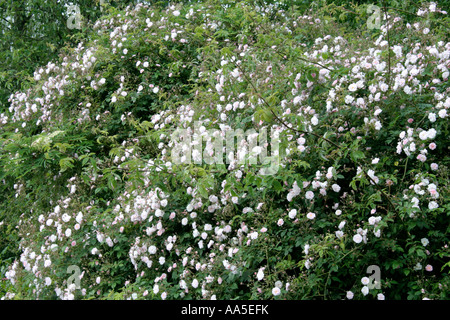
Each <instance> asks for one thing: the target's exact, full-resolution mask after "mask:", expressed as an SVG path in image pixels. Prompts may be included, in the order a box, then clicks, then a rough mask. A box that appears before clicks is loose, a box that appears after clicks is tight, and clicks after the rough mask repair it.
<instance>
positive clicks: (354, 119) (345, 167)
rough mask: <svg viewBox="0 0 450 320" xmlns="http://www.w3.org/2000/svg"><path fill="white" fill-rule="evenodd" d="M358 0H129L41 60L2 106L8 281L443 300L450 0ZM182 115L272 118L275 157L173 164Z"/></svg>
mask: <svg viewBox="0 0 450 320" xmlns="http://www.w3.org/2000/svg"><path fill="white" fill-rule="evenodd" d="M355 8H356V9H355V10H357V12H356V11H355V13H358V14H359V15H360V18H358V19H355V20H353V21H352V22H351V23H350V24H348V23H346V22H341V21H339V17H338V16H337V15H336V14H335V13H336V12H335V10H338V9H336V7H335V6H332V5H326V4H325V3H324V4H323V5H322V6H320V7H316V8H315V10H310V11H308V12H306V13H300V11H296V10H295V7H288V8H286V7H283V5H279V6H278V5H277V4H270V5H264V6H262V5H258V4H255V3H253V2H252V1H241V2H237V3H235V2H234V1H221V2H217V1H211V2H203V3H195V4H190V5H183V6H182V5H181V4H179V5H176V6H171V7H168V8H166V9H161V8H159V9H158V8H156V7H149V6H146V5H137V6H135V7H128V8H126V9H125V10H124V11H115V10H112V11H110V12H109V15H108V16H104V17H102V19H100V20H98V21H97V23H96V24H95V25H94V27H93V32H92V33H91V34H90V35H89V38H90V40H89V42H87V43H80V44H79V45H78V46H77V47H76V48H72V49H70V48H67V49H66V50H64V51H62V52H61V57H60V59H59V60H58V61H55V62H52V63H49V64H48V65H46V66H43V67H42V68H39V69H37V70H36V72H35V73H34V81H35V84H34V86H32V87H31V88H30V89H29V90H27V91H26V92H22V93H17V94H14V95H12V96H11V98H10V108H9V110H7V111H6V112H5V113H2V114H1V115H0V124H1V125H0V132H1V139H0V146H1V153H0V162H1V166H0V179H2V180H1V181H2V184H1V185H0V188H1V196H0V197H1V201H2V202H1V206H0V219H1V221H2V222H1V226H0V232H1V234H2V241H3V243H4V250H3V253H2V257H3V259H4V262H3V265H2V268H3V269H4V270H3V272H4V273H5V276H6V278H7V279H8V281H3V284H2V285H3V289H2V290H3V295H4V297H3V298H6V299H23V298H31V299H56V298H61V299H89V298H95V299H181V298H183V299H214V298H216V299H236V298H237V299H270V298H276V299H347V298H348V299H351V298H353V299H366V298H378V299H383V298H386V299H424V298H427V299H447V298H448V293H447V292H448V286H449V275H448V272H449V263H448V258H449V255H450V254H449V248H448V244H449V235H448V228H449V223H448V221H449V219H448V217H449V209H450V205H449V203H448V201H446V199H447V198H448V185H447V182H448V175H449V172H448V159H449V158H448V154H447V153H448V134H449V128H448V122H447V117H448V114H447V109H448V108H449V107H450V97H449V94H448V82H447V81H448V77H449V71H448V68H449V63H450V42H448V35H447V30H448V27H447V26H448V19H447V18H446V16H447V14H446V12H445V11H442V10H441V9H440V6H439V5H437V6H436V4H434V3H429V4H426V5H425V6H424V7H422V8H421V9H420V11H418V12H416V13H415V14H414V15H412V14H408V13H404V14H403V13H402V12H400V11H396V10H394V9H389V10H388V15H387V16H385V19H383V21H382V24H381V27H380V29H373V30H369V29H367V26H366V25H365V23H364V21H365V20H364V19H367V18H368V15H367V11H366V9H367V6H366V5H361V6H355ZM195 126H200V129H199V130H198V131H195V129H196V128H195ZM177 129H186V130H188V131H189V132H192V134H193V137H196V136H197V135H203V136H204V139H205V141H206V140H207V133H208V130H216V132H217V135H216V136H215V138H216V139H218V137H219V136H222V137H225V136H226V133H227V132H228V131H230V130H238V129H242V130H243V131H246V130H251V129H253V130H255V131H256V132H264V131H267V132H273V133H274V135H273V136H271V139H270V141H269V142H270V144H271V147H270V150H269V151H270V152H271V155H272V156H273V158H272V160H274V159H276V158H277V157H278V158H279V166H278V167H277V168H276V170H275V172H274V174H266V175H263V174H261V171H260V169H261V168H262V167H264V166H266V165H265V164H260V163H258V164H252V163H245V164H240V163H239V162H238V161H231V163H228V162H226V161H223V162H224V163H225V164H219V163H212V164H208V163H206V162H205V161H203V162H202V163H200V164H197V163H191V164H186V163H179V162H177V161H175V159H174V157H175V153H173V152H172V151H173V150H178V149H179V148H183V146H185V145H186V141H180V140H179V139H175V138H174V135H173V133H174V132H176V130H177ZM254 137H255V136H254V135H253V136H251V137H247V140H246V141H243V142H242V141H241V143H240V144H238V146H237V150H235V151H236V152H235V153H234V154H233V156H234V158H235V157H237V155H238V154H245V153H246V152H245V151H247V153H248V152H259V151H260V150H261V148H260V149H258V148H256V149H255V148H253V149H252V148H251V146H252V144H251V141H250V140H251V139H252V138H254ZM275 140H276V142H277V143H279V154H278V155H277V154H276V153H275V147H274V142H275ZM202 146H203V145H202ZM203 149H205V150H206V152H212V144H211V141H209V142H208V141H206V142H205V144H204V148H203ZM248 149H250V150H248ZM255 150H256V151H255ZM185 155H186V153H185ZM204 155H206V153H205V154H204ZM224 156H228V154H225V155H224ZM223 159H226V158H223ZM223 159H222V160H223ZM217 162H218V161H217ZM3 235H4V236H3ZM6 258H8V259H9V260H8V259H6ZM6 265H7V266H8V267H7V268H6ZM71 266H75V268H79V270H80V271H81V272H82V278H81V282H80V286H81V287H80V289H78V288H76V285H75V284H71V280H73V277H71V273H70V272H72V271H71V270H73V269H70V268H69V267H71ZM369 266H376V267H375V268H379V270H380V280H381V283H380V288H376V287H375V288H374V287H372V286H371V283H370V281H371V280H370V279H369V278H368V277H369V276H370V273H368V267H369ZM68 270H69V273H68Z"/></svg>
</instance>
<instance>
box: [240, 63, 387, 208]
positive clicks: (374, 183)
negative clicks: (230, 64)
mask: <svg viewBox="0 0 450 320" xmlns="http://www.w3.org/2000/svg"><path fill="white" fill-rule="evenodd" d="M234 65H235V66H236V67H237V68H238V69H239V71H240V72H241V73H242V74H243V75H244V77H245V79H246V80H247V81H248V82H249V83H250V85H251V86H252V88H253V90H255V93H256V94H257V95H258V97H259V98H260V99H261V100H262V101H263V102H264V104H265V105H266V106H267V107H268V108H269V110H270V112H271V113H272V114H273V116H274V117H275V119H277V121H278V122H280V123H281V124H282V125H283V126H285V127H286V128H287V129H290V130H293V131H295V132H298V133H304V134H312V135H313V136H315V137H318V138H321V139H324V140H325V141H327V142H329V143H331V144H332V145H334V146H335V147H336V148H337V149H339V150H341V149H342V148H341V146H340V145H338V144H336V143H334V142H333V141H331V140H329V139H327V138H325V137H322V136H320V135H318V134H316V133H314V132H307V131H303V130H298V129H295V128H291V127H289V126H288V125H287V124H286V122H284V121H283V120H282V119H280V118H279V117H278V116H277V115H276V114H275V112H274V111H273V110H272V108H271V106H270V105H269V103H268V102H267V101H266V100H265V99H264V98H263V97H262V96H261V94H260V93H259V92H258V90H257V89H256V87H255V85H254V84H253V82H252V81H251V80H250V79H249V77H248V75H247V74H246V73H245V72H244V71H243V70H242V68H241V67H240V66H239V65H238V64H237V63H236V62H235V63H234ZM361 170H362V172H363V173H364V174H365V175H366V176H367V177H368V178H369V179H370V181H372V183H373V185H374V186H375V188H376V189H377V190H378V191H380V192H381V194H382V195H383V196H384V197H385V198H386V199H387V201H388V202H389V204H390V205H391V207H392V208H393V209H394V210H395V206H394V204H393V203H392V201H391V199H390V198H389V196H388V195H387V194H386V193H385V192H384V191H383V190H382V189H381V188H380V187H379V186H378V184H377V183H376V182H375V181H374V180H373V179H372V177H370V176H369V175H368V174H367V172H366V171H365V170H364V169H362V168H361Z"/></svg>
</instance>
